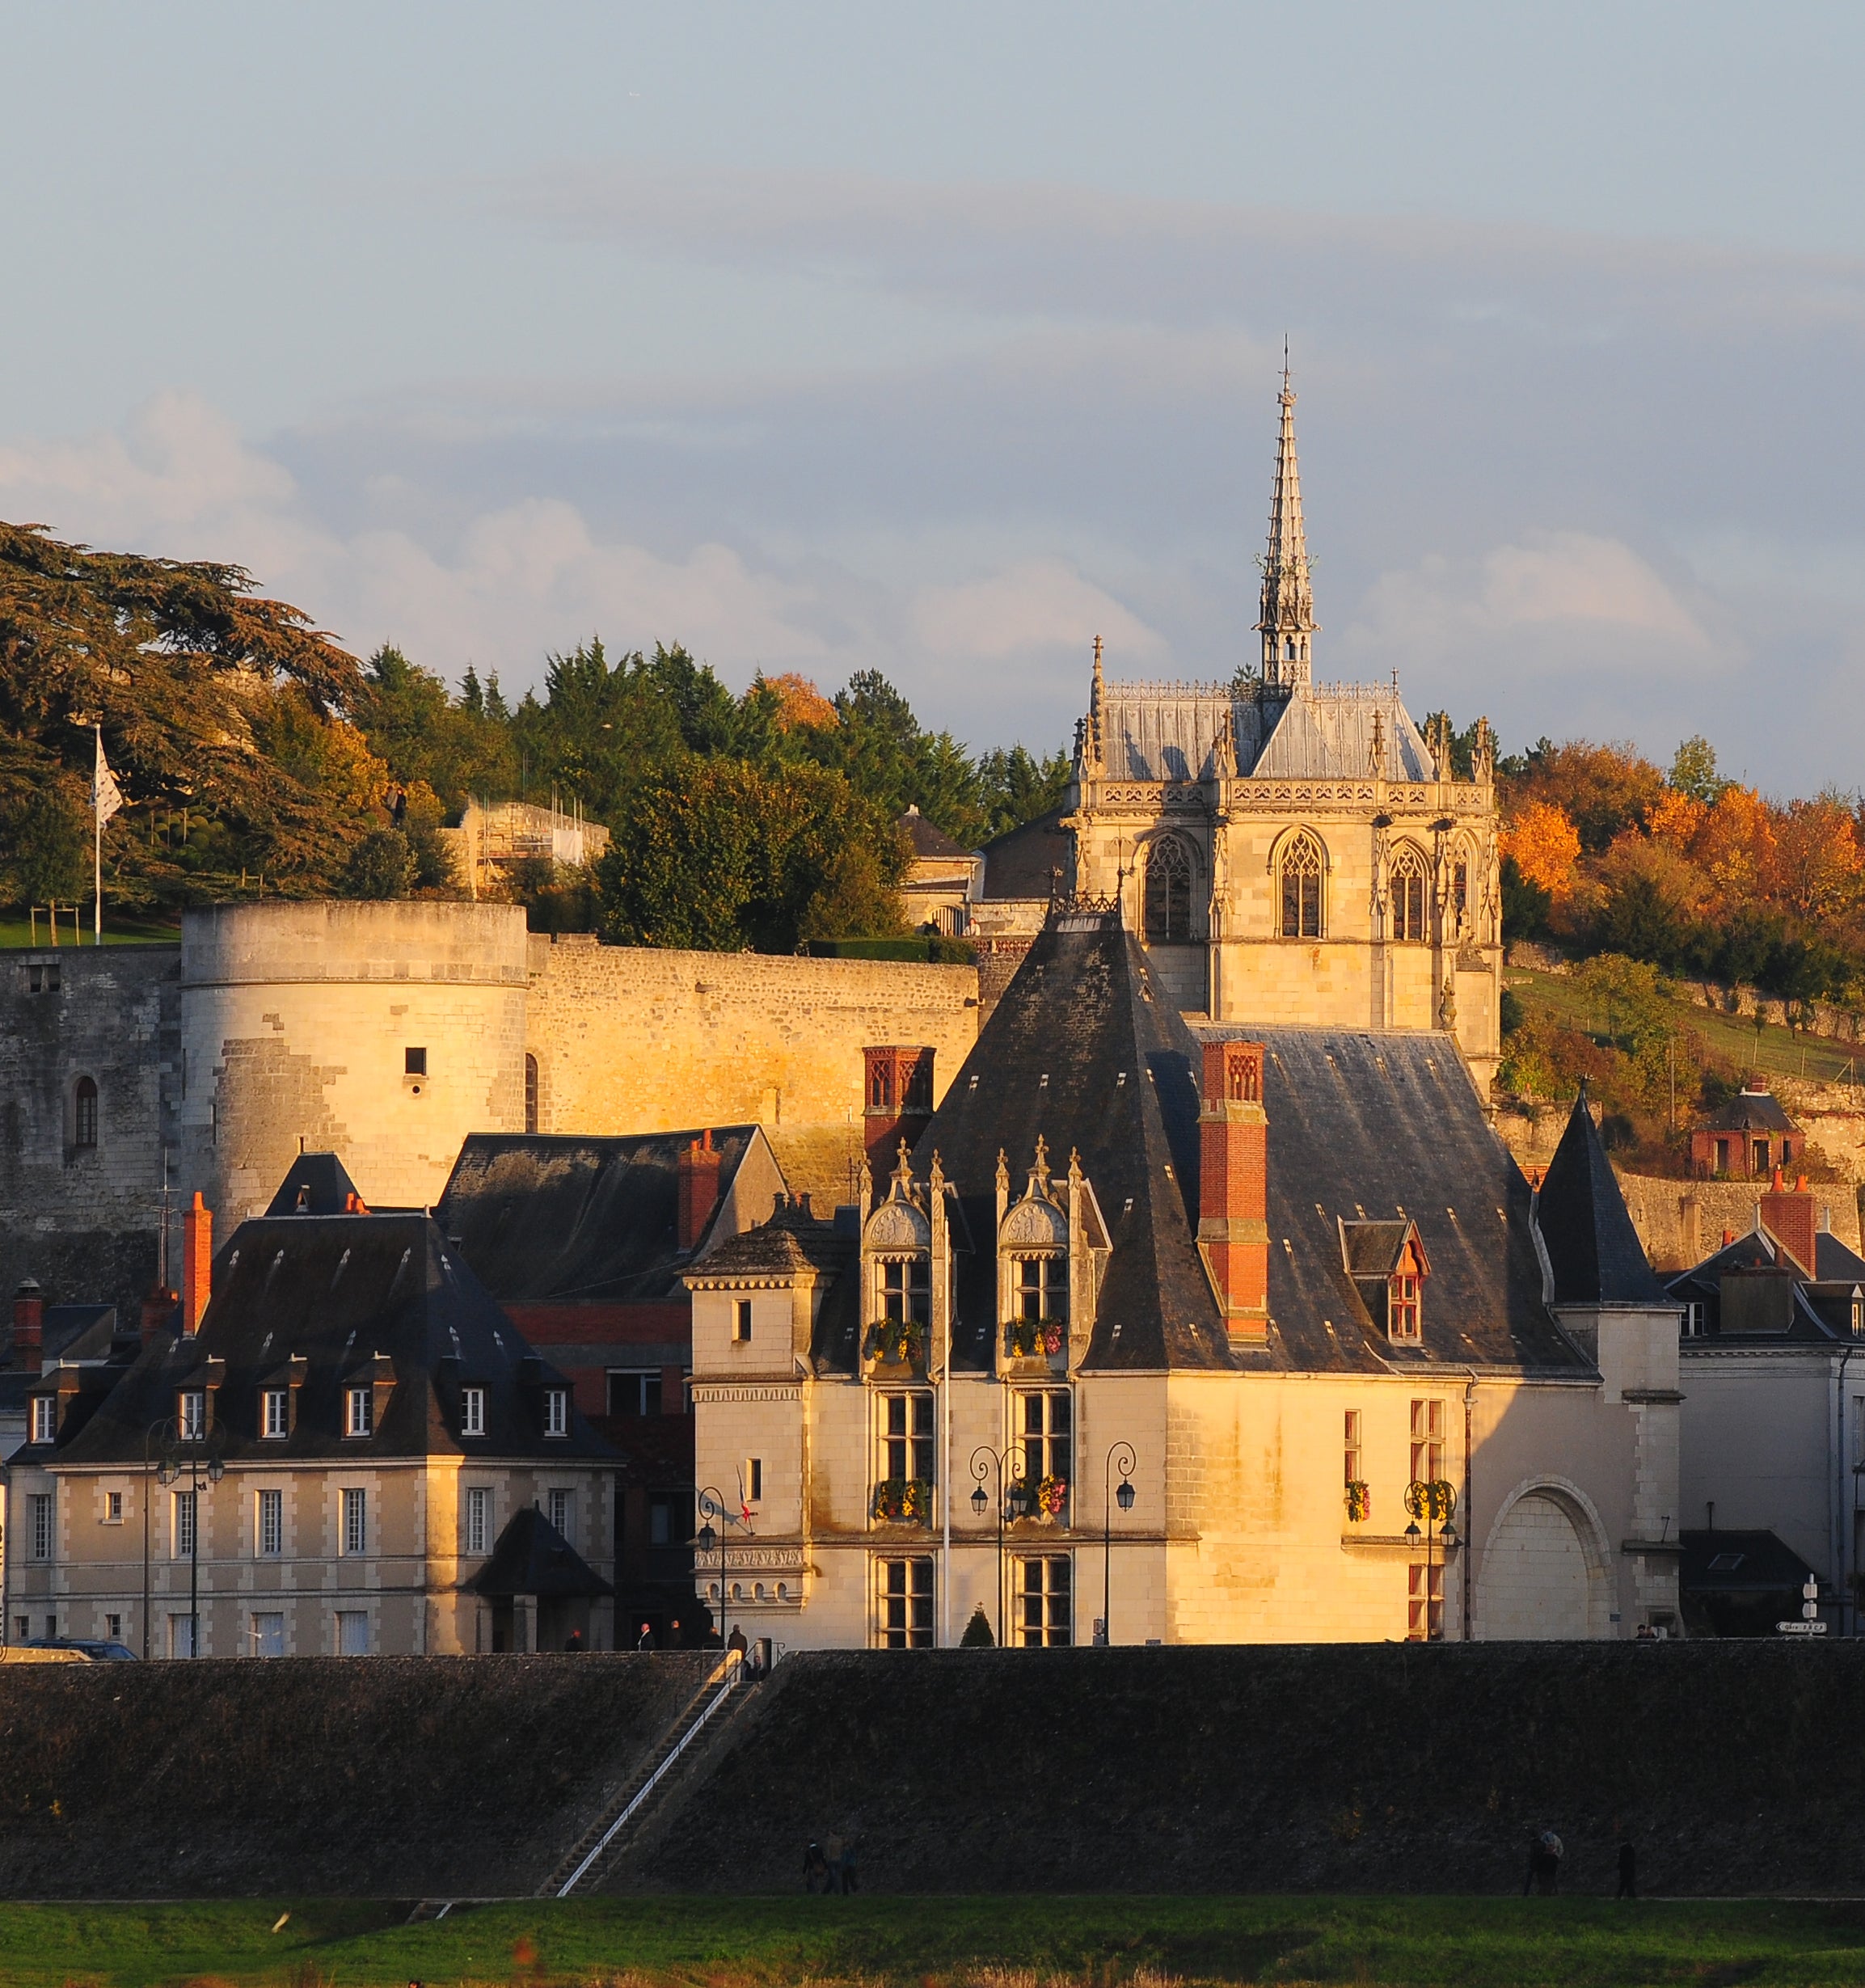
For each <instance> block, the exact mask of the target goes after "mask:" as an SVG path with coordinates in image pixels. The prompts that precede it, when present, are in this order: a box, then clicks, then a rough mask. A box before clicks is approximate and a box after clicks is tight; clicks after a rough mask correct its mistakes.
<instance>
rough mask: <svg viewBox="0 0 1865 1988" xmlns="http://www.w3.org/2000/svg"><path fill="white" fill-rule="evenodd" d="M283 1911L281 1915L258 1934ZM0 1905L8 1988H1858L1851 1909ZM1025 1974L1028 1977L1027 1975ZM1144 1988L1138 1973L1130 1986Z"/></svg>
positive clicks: (1370, 1903) (1248, 1902) (666, 1900)
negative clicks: (1637, 1987) (1659, 1986)
mask: <svg viewBox="0 0 1865 1988" xmlns="http://www.w3.org/2000/svg"><path fill="white" fill-rule="evenodd" d="M288 1909H289V1912H290V1918H289V1920H287V1922H286V1923H285V1925H284V1927H282V1928H281V1929H280V1930H279V1931H276V1932H274V1931H272V1926H273V1924H274V1922H275V1921H276V1919H277V1918H278V1917H279V1916H280V1914H281V1913H283V1912H285V1910H288ZM406 1911H407V1907H406V1906H391V1905H387V1904H384V1903H381V1902H365V1901H352V1902H342V1901H311V1902H309V1903H306V1902H304V1901H292V1902H290V1903H289V1907H288V1904H287V1903H286V1902H285V1901H259V1900H248V1901H242V1902H238V1903H224V1902H223V1903H213V1904H200V1905H162V1906H132V1905H120V1906H28V1905H4V1906H0V1978H3V1979H4V1980H5V1981H6V1982H7V1984H8V1985H9V1988H67V1984H74V1983H82V1984H95V1988H158V1984H169V1983H188V1982H202V1983H206V1982H215V1983H218V1982H228V1983H242V1984H246V1983H254V1984H258V1983H264V1984H276V1985H277V1988H376V1985H378V1984H381V1985H383V1988H388V1985H390V1984H393V1985H394V1988H400V1984H402V1983H403V1982H410V1981H420V1982H424V1983H426V1984H428V1988H439V1984H441V1983H443V1982H473V1983H480V1982H487V1983H490V1982H527V1983H531V1984H534V1985H535V1988H543V1985H544V1984H546V1983H559V1984H568V1983H579V1984H584V1983H587V1984H596V1983H601V1982H622V1981H623V1980H626V1981H628V1982H631V1983H638V1984H641V1985H642V1988H649V1985H651V1984H653V1985H658V1984H666V1985H667V1988H690V1985H691V1988H697V1985H703V1988H724V1985H726V1984H739V1983H743V1984H747V1985H748V1988H762V1985H764V1984H778V1983H791V1982H805V1981H808V1982H813V1983H817V1984H823V1983H827V1982H863V1983H867V1984H877V1985H878V1984H882V1983H886V1984H901V1985H902V1988H934V1985H935V1984H937V1985H938V1988H945V1985H946V1984H951V1988H965V1985H966V1984H970V1983H978V1984H979V1985H980V1988H1025V1984H1026V1983H1027V1988H1038V1985H1039V1983H1040V1984H1043V1985H1044V1988H1047V1985H1048V1984H1049V1983H1050V1982H1053V1981H1055V1980H1056V1979H1057V1977H1061V1979H1062V1980H1064V1981H1067V1982H1079V1983H1082V1984H1087V1985H1089V1988H1111V1985H1112V1984H1118V1983H1123V1982H1128V1981H1129V1980H1130V1979H1131V1978H1132V1977H1133V1976H1134V1975H1135V1974H1141V1975H1142V1976H1145V1977H1150V1979H1151V1981H1152V1982H1158V1979H1159V1977H1161V1976H1164V1977H1177V1978H1178V1979H1179V1980H1182V1981H1184V1982H1255V1981H1274V1982H1354V1983H1357V1984H1370V1983H1377V1982H1405V1983H1411V1982H1418V1983H1426V1982H1430V1983H1437V1982H1458V1983H1468V1984H1471V1985H1472V1988H1475V1985H1476V1984H1488V1983H1492V1982H1494V1983H1497V1984H1504V1983H1507V1984H1510V1985H1511V1988H1534V1984H1539V1983H1543V1982H1545V1983H1548V1984H1555V1983H1559V1984H1563V1988H1572V1985H1575V1984H1584V1985H1588V1988H1590V1985H1591V1984H1596V1983H1597V1984H1609V1983H1614V1984H1616V1983H1620V1982H1627V1983H1630V1982H1672V1981H1676V1982H1735V1981H1741V1982H1755V1983H1771V1982H1781V1983H1787V1982H1808V1983H1812V1982H1865V1905H1850V1904H1819V1903H1813V1902H1806V1901H1783V1900H1776V1901H1766V1900H1752V1901H1724V1902H1703V1901H1688V1902H1686V1901H1675V1902H1672V1901H1655V1902H1654V1901H1640V1902H1639V1903H1636V1904H1616V1903H1614V1901H1610V1900H1603V1899H1597V1898H1559V1899H1551V1900H1550V1899H1530V1900H1523V1899H1519V1898H1508V1899H1476V1898H1455V1899H1454V1898H1436V1897H1411V1898H1403V1899H1395V1898H1378V1897H1369V1898H1338V1897H1336V1898H1285V1897H1229V1898H1119V1899H1110V1898H1095V1897H1082V1898H1027V1897H1024V1898H1017V1897H995V1898H989V1899H981V1898H911V1899H909V1898H877V1897H866V1898H858V1899H827V1898H802V1897H792V1898H745V1899H719V1898H690V1897H661V1898H650V1899H633V1900H607V1901H601V1900H593V1901H589V1902H587V1903H584V1902H576V1903H572V1904H569V1905H555V1904H548V1905H544V1904H536V1903H532V1902H527V1901H518V1902H511V1903H504V1904H498V1905H487V1906H476V1907H475V1906H458V1907H456V1908H454V1910H453V1911H452V1912H451V1913H449V1915H448V1917H447V1918H445V1919H443V1920H441V1921H439V1922H437V1923H428V1924H425V1925H421V1926H415V1927H409V1926H405V1925H403V1924H402V1923H400V1922H401V1921H402V1919H403V1917H404V1916H405V1914H406ZM1018 1977H1023V1979H1022V1981H1021V1982H1019V1978H1018ZM1142 1988H1146V1984H1145V1983H1143V1984H1142Z"/></svg>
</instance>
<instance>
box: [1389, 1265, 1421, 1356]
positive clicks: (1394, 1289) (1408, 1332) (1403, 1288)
mask: <svg viewBox="0 0 1865 1988" xmlns="http://www.w3.org/2000/svg"><path fill="white" fill-rule="evenodd" d="M1423 1281H1424V1280H1423V1279H1422V1278H1420V1277H1416V1276H1415V1275H1413V1274H1412V1273H1410V1272H1408V1271H1403V1270H1402V1271H1400V1272H1399V1273H1398V1274H1397V1275H1395V1277H1394V1278H1393V1279H1392V1284H1391V1298H1390V1309H1389V1311H1387V1314H1386V1316H1387V1317H1388V1318H1389V1319H1390V1320H1391V1332H1392V1336H1393V1337H1394V1338H1395V1339H1404V1340H1416V1338H1417V1337H1418V1336H1419V1325H1418V1300H1419V1291H1420V1286H1421V1285H1422V1284H1423Z"/></svg>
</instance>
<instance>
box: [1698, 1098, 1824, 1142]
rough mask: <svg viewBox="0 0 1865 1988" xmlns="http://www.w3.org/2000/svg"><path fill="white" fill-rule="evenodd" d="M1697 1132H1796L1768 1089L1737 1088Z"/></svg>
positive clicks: (1796, 1129) (1793, 1125)
mask: <svg viewBox="0 0 1865 1988" xmlns="http://www.w3.org/2000/svg"><path fill="white" fill-rule="evenodd" d="M1799 1129H1800V1128H1799V1127H1798V1126H1797V1125H1795V1123H1794V1121H1793V1120H1792V1119H1791V1118H1790V1117H1789V1116H1787V1113H1786V1112H1784V1111H1783V1110H1782V1108H1781V1106H1780V1104H1779V1101H1778V1100H1777V1099H1776V1098H1775V1096H1774V1093H1773V1092H1772V1091H1746V1090H1745V1091H1738V1092H1737V1093H1736V1095H1735V1096H1734V1097H1732V1098H1731V1099H1730V1100H1729V1101H1728V1104H1725V1105H1724V1107H1723V1108H1722V1109H1721V1110H1720V1111H1719V1112H1712V1113H1711V1115H1710V1116H1708V1117H1707V1118H1706V1119H1705V1120H1704V1121H1703V1123H1702V1125H1699V1126H1698V1130H1699V1131H1701V1132H1797V1131H1798V1130H1799Z"/></svg>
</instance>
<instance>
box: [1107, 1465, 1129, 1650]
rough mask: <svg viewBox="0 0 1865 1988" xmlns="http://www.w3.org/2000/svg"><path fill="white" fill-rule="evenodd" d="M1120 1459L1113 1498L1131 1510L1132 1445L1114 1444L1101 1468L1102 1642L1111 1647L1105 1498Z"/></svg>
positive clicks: (1110, 1541)
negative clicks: (1117, 1458) (1115, 1465)
mask: <svg viewBox="0 0 1865 1988" xmlns="http://www.w3.org/2000/svg"><path fill="white" fill-rule="evenodd" d="M1116 1456H1119V1457H1120V1458H1122V1462H1121V1464H1120V1489H1119V1490H1118V1491H1116V1492H1114V1493H1113V1496H1114V1499H1115V1500H1116V1502H1117V1503H1118V1504H1119V1505H1120V1509H1121V1510H1122V1511H1123V1512H1130V1511H1132V1510H1133V1497H1134V1492H1133V1483H1132V1479H1131V1473H1132V1472H1133V1471H1134V1470H1135V1469H1136V1468H1137V1464H1136V1463H1135V1460H1134V1457H1133V1445H1132V1444H1131V1443H1126V1442H1117V1443H1116V1444H1114V1445H1113V1446H1112V1448H1110V1449H1109V1450H1108V1460H1107V1462H1106V1463H1103V1465H1102V1466H1101V1640H1102V1642H1103V1643H1105V1644H1112V1642H1113V1640H1114V1617H1113V1610H1112V1606H1111V1599H1112V1593H1113V1564H1114V1516H1113V1513H1112V1509H1110V1508H1109V1505H1108V1492H1109V1490H1110V1488H1112V1484H1113V1481H1114V1458H1116Z"/></svg>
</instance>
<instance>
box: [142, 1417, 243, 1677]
mask: <svg viewBox="0 0 1865 1988" xmlns="http://www.w3.org/2000/svg"><path fill="white" fill-rule="evenodd" d="M151 1438H154V1440H156V1441H158V1442H159V1443H160V1445H161V1448H162V1461H161V1462H160V1463H158V1465H157V1466H156V1470H155V1475H156V1478H157V1480H158V1482H159V1483H161V1484H164V1485H168V1484H179V1482H180V1480H181V1479H182V1478H183V1477H184V1476H185V1477H186V1478H187V1479H188V1655H189V1657H198V1656H200V1486H201V1481H202V1479H205V1480H206V1481H207V1483H208V1484H210V1485H212V1484H218V1483H219V1482H220V1480H221V1479H222V1478H223V1477H224V1476H225V1475H226V1464H225V1463H223V1462H222V1460H221V1454H220V1446H221V1433H220V1429H219V1425H217V1424H216V1425H214V1426H213V1428H212V1429H202V1430H200V1432H199V1433H196V1434H193V1435H189V1434H188V1433H185V1432H184V1430H183V1429H182V1427H181V1425H180V1424H179V1422H177V1421H176V1420H175V1419H174V1418H173V1417H172V1416H171V1417H170V1419H169V1420H167V1421H166V1422H157V1423H154V1424H152V1425H150V1429H149V1432H148V1433H147V1434H146V1436H145V1437H144V1438H143V1444H142V1458H143V1478H142V1647H143V1652H144V1654H145V1655H147V1653H148V1650H149V1616H150V1595H149V1454H150V1440H151Z"/></svg>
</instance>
